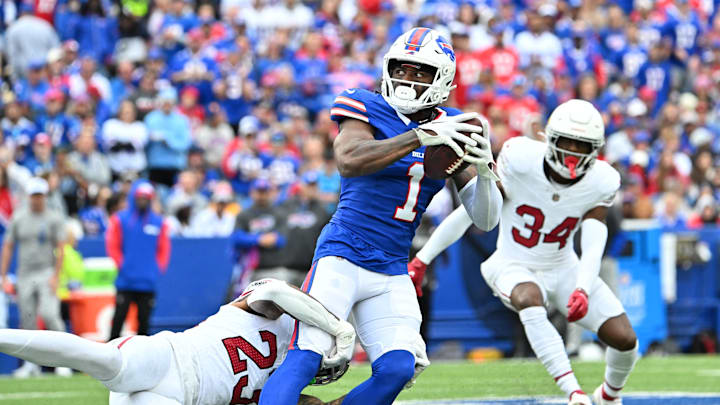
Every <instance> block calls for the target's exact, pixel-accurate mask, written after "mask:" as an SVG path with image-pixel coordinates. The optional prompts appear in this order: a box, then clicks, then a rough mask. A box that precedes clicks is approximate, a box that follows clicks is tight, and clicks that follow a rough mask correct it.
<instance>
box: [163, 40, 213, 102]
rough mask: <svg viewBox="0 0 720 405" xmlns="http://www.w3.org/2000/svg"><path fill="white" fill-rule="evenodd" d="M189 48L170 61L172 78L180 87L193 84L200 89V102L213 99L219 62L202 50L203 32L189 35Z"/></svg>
mask: <svg viewBox="0 0 720 405" xmlns="http://www.w3.org/2000/svg"><path fill="white" fill-rule="evenodd" d="M187 40H188V44H187V49H184V50H182V51H180V52H178V54H177V55H175V57H174V58H173V59H172V62H171V63H170V78H171V80H172V83H173V84H174V85H175V86H178V87H186V86H193V87H195V88H197V89H198V90H200V102H201V103H203V104H205V103H207V102H209V101H211V99H212V82H213V81H214V80H215V79H216V78H217V77H218V69H217V64H216V63H215V61H214V60H212V59H211V58H209V57H208V56H207V55H205V53H204V52H203V51H202V45H203V44H202V33H201V32H200V31H199V30H192V31H190V32H189V33H188V35H187Z"/></svg>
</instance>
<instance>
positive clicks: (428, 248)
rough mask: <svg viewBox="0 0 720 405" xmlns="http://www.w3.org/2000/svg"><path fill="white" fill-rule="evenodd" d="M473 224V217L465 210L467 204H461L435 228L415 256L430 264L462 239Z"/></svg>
mask: <svg viewBox="0 0 720 405" xmlns="http://www.w3.org/2000/svg"><path fill="white" fill-rule="evenodd" d="M472 224H473V221H472V218H470V215H468V213H467V211H466V210H465V206H463V205H460V206H459V207H457V208H455V211H453V212H451V213H450V215H448V216H447V218H445V219H444V220H443V221H442V222H441V223H440V225H438V227H437V228H435V231H433V233H432V235H430V239H428V241H427V242H426V243H425V246H423V247H422V249H420V251H418V252H417V254H416V255H415V257H417V258H418V259H420V261H421V262H423V263H425V264H430V262H432V261H433V260H435V258H436V257H437V255H439V254H440V253H441V252H442V251H443V250H445V249H447V248H448V246H450V245H452V244H453V243H455V242H456V241H457V240H458V239H460V237H461V236H463V235H464V234H465V231H467V229H468V228H469V227H470V225H472Z"/></svg>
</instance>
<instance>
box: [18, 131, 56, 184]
mask: <svg viewBox="0 0 720 405" xmlns="http://www.w3.org/2000/svg"><path fill="white" fill-rule="evenodd" d="M52 149H53V147H52V140H51V139H50V137H49V136H48V135H47V134H46V133H44V132H41V133H39V134H37V135H35V139H34V140H33V146H32V151H33V154H32V156H31V157H29V158H27V159H26V160H25V163H23V164H24V165H25V167H27V168H28V170H30V173H32V174H33V175H35V176H40V175H42V174H44V173H48V172H51V171H52V170H53V169H54V167H55V161H54V159H53V154H52Z"/></svg>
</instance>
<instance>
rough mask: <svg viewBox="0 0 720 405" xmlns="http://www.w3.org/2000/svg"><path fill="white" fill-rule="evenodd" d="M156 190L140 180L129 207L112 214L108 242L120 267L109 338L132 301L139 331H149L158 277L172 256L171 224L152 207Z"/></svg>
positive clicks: (119, 327)
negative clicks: (135, 307) (169, 225)
mask: <svg viewBox="0 0 720 405" xmlns="http://www.w3.org/2000/svg"><path fill="white" fill-rule="evenodd" d="M154 198H155V190H154V188H153V187H152V185H150V183H147V182H145V181H138V182H136V183H135V184H134V185H133V187H132V189H131V190H130V193H129V199H128V203H127V208H126V209H124V210H121V211H119V212H117V213H116V214H114V215H113V216H112V217H111V218H110V223H109V227H108V230H107V233H106V238H105V243H106V249H107V252H108V255H109V256H110V257H111V258H112V259H113V261H114V262H115V265H116V266H117V268H118V276H117V279H116V280H115V288H116V289H117V293H116V298H115V314H114V316H113V322H112V330H111V331H110V337H109V339H108V340H113V339H115V338H118V337H120V332H121V331H122V326H123V324H124V323H125V317H126V316H127V313H128V309H129V308H130V303H132V302H134V303H135V305H137V309H138V312H137V317H138V331H137V332H138V334H139V335H147V334H148V328H149V325H150V314H151V312H152V309H153V307H154V305H155V291H156V289H157V284H158V278H159V277H160V274H161V273H164V272H165V270H167V266H168V262H169V260H170V237H169V231H168V228H167V224H166V223H165V220H164V219H163V217H162V216H161V215H158V214H156V213H155V212H153V209H152V207H151V205H152V201H153V199H154Z"/></svg>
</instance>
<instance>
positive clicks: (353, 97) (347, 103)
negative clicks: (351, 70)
mask: <svg viewBox="0 0 720 405" xmlns="http://www.w3.org/2000/svg"><path fill="white" fill-rule="evenodd" d="M361 94H362V93H361V92H360V91H359V90H357V89H349V90H345V91H343V92H342V93H341V94H340V95H339V96H337V97H336V98H335V101H334V102H333V105H332V108H331V109H330V118H331V119H332V120H333V121H335V122H338V123H339V122H341V121H342V120H344V119H346V118H353V119H356V120H360V121H363V122H367V123H369V122H370V118H369V115H368V111H367V107H366V106H365V101H364V100H363V97H362V96H361Z"/></svg>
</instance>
